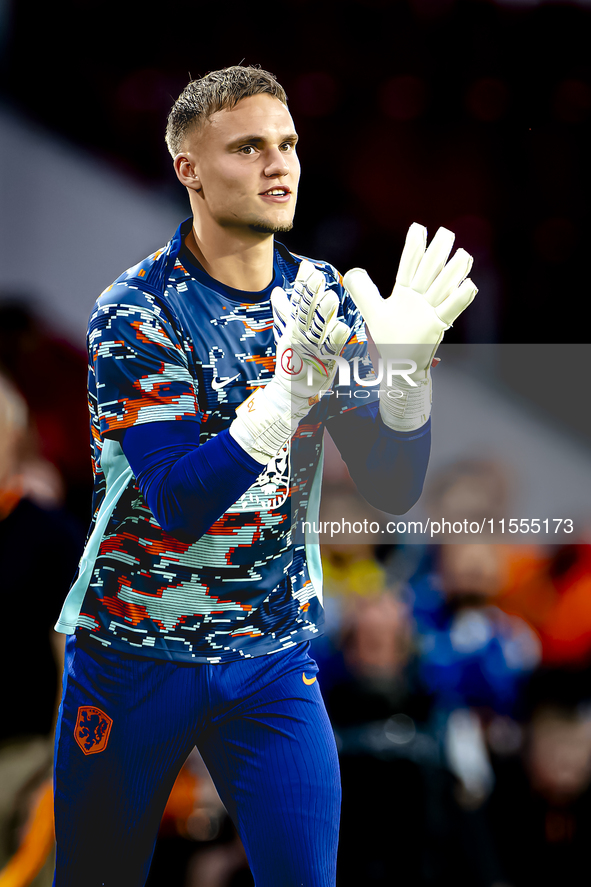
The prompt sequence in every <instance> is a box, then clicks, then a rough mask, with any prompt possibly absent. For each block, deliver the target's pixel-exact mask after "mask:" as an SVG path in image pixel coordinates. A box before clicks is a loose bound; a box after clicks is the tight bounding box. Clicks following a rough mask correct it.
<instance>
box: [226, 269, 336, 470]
mask: <svg viewBox="0 0 591 887" xmlns="http://www.w3.org/2000/svg"><path fill="white" fill-rule="evenodd" d="M271 306H272V308H273V331H274V334H275V341H276V343H277V351H276V357H275V375H274V376H273V378H272V379H271V380H270V381H269V382H268V383H267V384H266V385H265V386H264V387H261V388H257V389H256V391H253V393H252V394H251V395H249V397H247V398H246V400H245V401H244V403H241V404H240V406H239V407H238V409H237V410H236V418H235V419H234V421H233V422H232V424H231V425H230V434H231V435H232V437H233V438H234V439H235V440H236V441H237V442H238V443H239V444H240V446H241V447H242V448H243V449H244V450H246V452H247V453H249V455H251V456H252V457H253V458H254V459H256V460H257V461H258V462H260V463H261V464H263V465H266V464H267V462H269V460H270V459H272V458H274V457H275V456H276V455H277V453H278V452H279V450H280V449H281V448H282V447H283V446H284V444H285V443H286V442H287V441H288V440H289V438H290V437H291V436H292V435H293V433H294V432H295V430H296V428H297V426H298V423H299V421H300V420H301V419H303V418H304V416H306V415H307V414H308V412H309V410H310V409H311V408H312V406H313V405H314V404H315V403H316V402H317V401H318V399H319V396H320V392H321V391H323V390H327V389H328V388H329V387H330V385H331V383H332V380H333V378H334V375H335V373H336V366H337V364H336V360H335V358H336V357H338V356H339V355H340V353H341V351H342V350H343V348H344V347H345V344H346V342H347V340H348V338H349V337H350V335H351V330H350V329H349V327H348V326H347V325H346V324H345V323H343V322H342V321H340V320H338V319H337V312H338V308H339V300H338V297H337V295H336V293H334V292H332V291H330V290H329V291H328V292H327V291H325V278H324V274H322V272H321V271H319V270H318V269H316V268H315V267H314V265H312V263H311V262H308V261H306V260H304V261H302V263H301V264H300V267H299V270H298V273H297V277H296V279H295V283H294V291H293V295H292V300H291V302H290V301H289V298H288V296H287V293H286V292H285V290H283V289H281V288H280V287H275V289H274V290H273V292H272V294H271Z"/></svg>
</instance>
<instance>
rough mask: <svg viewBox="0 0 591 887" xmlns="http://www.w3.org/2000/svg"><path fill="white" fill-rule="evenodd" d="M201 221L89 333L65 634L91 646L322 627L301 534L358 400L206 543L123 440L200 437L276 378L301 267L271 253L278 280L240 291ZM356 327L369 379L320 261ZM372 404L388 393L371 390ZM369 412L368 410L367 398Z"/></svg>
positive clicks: (291, 446) (251, 646)
mask: <svg viewBox="0 0 591 887" xmlns="http://www.w3.org/2000/svg"><path fill="white" fill-rule="evenodd" d="M191 223H192V220H191V219H189V220H187V221H186V222H184V223H183V224H182V225H181V226H179V228H178V230H177V231H176V233H175V235H174V237H173V238H172V240H171V241H170V243H169V244H168V245H167V246H166V247H165V248H164V249H162V250H158V251H157V252H156V253H154V254H153V255H151V256H149V257H148V258H147V259H145V260H144V261H143V262H141V263H140V264H138V265H136V266H135V267H133V268H131V269H129V270H128V271H126V272H125V273H124V274H122V275H121V276H120V277H119V278H118V279H117V280H116V281H115V282H114V283H113V284H112V285H111V286H110V287H108V288H107V289H106V290H105V292H104V293H102V294H101V296H100V298H99V299H98V301H97V303H96V306H95V309H94V311H93V313H92V315H91V318H90V322H89V329H88V355H89V376H88V395H89V408H90V419H91V434H92V453H93V471H94V497H93V520H92V523H91V527H90V531H89V536H88V539H87V544H86V548H85V551H84V554H83V557H82V559H81V562H80V565H79V568H78V572H77V575H76V577H75V579H74V583H73V585H72V588H71V589H70V593H69V595H68V598H67V599H66V602H65V604H64V607H63V610H62V613H61V616H60V619H59V621H58V623H57V625H56V629H57V630H58V631H62V632H65V633H68V634H71V633H73V632H76V633H77V634H79V636H80V640H81V641H84V642H85V643H86V642H88V643H92V642H94V643H96V644H101V645H103V646H106V647H110V648H112V649H117V650H121V651H124V652H127V653H132V654H135V655H138V654H139V655H146V656H149V657H152V658H159V659H168V660H174V661H179V662H210V663H215V662H226V661H233V660H237V659H240V658H244V657H251V656H260V655H263V654H267V653H273V652H276V651H278V650H281V649H284V648H287V647H290V646H292V645H293V644H295V643H299V642H302V641H305V640H309V639H310V638H312V637H314V636H315V635H317V634H318V632H319V630H320V628H321V625H322V618H323V617H322V591H321V578H322V577H321V570H320V558H319V553H318V546H317V544H315V540H314V539H312V538H306V537H304V536H303V535H302V527H303V522H304V521H307V522H310V521H312V522H313V521H315V520H316V519H317V515H318V507H319V498H320V480H321V473H322V437H323V431H324V426H325V423H326V422H327V420H328V419H330V418H331V417H332V416H334V415H336V414H337V413H339V412H342V411H344V410H347V409H350V408H351V406H352V403H353V402H352V400H351V398H350V397H349V398H347V397H340V398H338V397H334V396H329V397H323V398H321V400H320V401H319V402H318V403H317V404H316V405H315V406H314V407H313V408H312V409H311V411H310V413H309V414H308V416H307V417H306V418H305V419H304V420H303V421H302V422H301V423H300V425H299V426H298V428H297V431H296V433H295V435H294V436H293V438H292V439H291V441H290V442H289V443H288V444H287V445H286V446H285V447H284V448H283V450H282V451H281V452H280V453H279V454H278V455H277V457H276V458H274V459H272V460H271V461H270V462H269V464H268V465H267V466H266V467H265V468H264V469H263V470H262V471H261V473H260V475H259V477H258V478H257V479H256V481H255V482H254V483H253V484H252V486H251V487H250V489H248V490H247V491H246V492H245V493H244V494H243V495H242V496H240V498H239V499H238V501H237V502H235V503H234V504H233V505H232V506H231V507H230V508H228V509H227V511H226V512H225V513H224V514H222V515H221V517H220V518H219V519H218V520H216V521H215V523H214V524H213V525H212V526H211V527H210V528H209V530H208V532H206V533H205V534H204V535H203V536H201V537H200V538H199V539H187V538H186V537H185V536H184V535H183V534H176V535H173V534H171V533H168V532H166V531H165V530H164V529H162V527H161V526H160V525H159V523H158V521H157V520H156V518H155V517H154V515H153V514H152V512H151V511H150V508H149V507H148V505H147V503H146V501H145V499H144V497H143V495H142V492H141V490H140V488H139V486H138V484H137V481H136V478H135V477H134V475H133V472H132V470H131V467H130V465H129V463H128V461H127V459H126V457H125V454H124V452H123V450H122V448H121V445H120V439H121V432H122V431H124V430H125V429H127V428H130V427H132V426H135V425H140V424H144V423H151V422H163V421H170V420H179V421H184V422H196V423H200V425H199V428H200V442H201V443H204V442H205V441H208V440H210V439H211V438H214V437H215V436H216V435H218V434H219V433H220V432H221V431H223V430H224V429H227V428H228V427H229V425H230V424H231V422H232V420H233V419H234V417H235V410H236V407H237V406H238V405H239V404H240V403H242V402H243V401H244V399H245V398H246V397H247V396H248V394H249V393H250V392H251V391H252V390H254V389H255V388H257V387H259V386H261V385H264V384H266V383H267V382H268V381H269V380H270V379H271V378H272V375H273V372H274V363H275V343H274V338H273V319H272V310H271V305H270V299H269V297H270V293H271V291H272V289H273V287H274V286H282V287H283V288H284V289H285V290H286V292H287V293H288V294H290V293H291V291H292V289H293V283H294V280H295V277H296V274H297V271H298V267H299V264H300V262H301V257H298V256H294V255H292V254H291V253H290V252H289V251H288V250H287V249H286V248H285V247H283V246H282V245H280V244H276V246H275V255H274V279H273V281H272V283H271V285H270V286H269V287H268V288H267V289H266V290H265V291H264V292H263V293H243V292H241V291H239V290H234V289H232V288H230V287H227V286H225V285H224V284H221V283H219V282H218V281H216V280H214V279H213V278H211V277H210V276H209V275H207V274H206V273H205V271H204V270H203V269H202V268H201V267H200V266H198V265H197V263H196V262H195V260H194V259H193V258H192V256H191V254H189V253H188V252H187V251H186V248H185V247H184V245H183V241H184V238H185V236H186V235H187V233H188V232H189V231H190V228H191ZM314 264H315V265H316V266H317V267H318V268H320V269H321V270H322V272H323V273H324V275H325V277H326V282H327V287H328V288H330V289H332V290H334V292H335V293H336V294H337V295H338V297H339V300H340V303H341V308H340V312H339V316H340V317H341V318H342V320H344V321H345V323H347V324H348V325H349V327H350V328H351V329H352V336H351V338H350V340H349V343H348V344H347V346H346V350H345V352H344V357H345V358H347V359H349V360H350V359H351V358H353V357H359V358H360V359H361V360H360V363H359V370H360V375H361V376H363V375H364V374H369V373H371V371H372V370H371V364H370V361H369V357H368V355H367V341H366V336H365V327H364V324H363V320H362V318H361V316H360V314H359V313H358V311H357V309H356V307H355V305H354V304H353V302H352V300H351V299H350V297H349V296H348V294H347V293H346V291H345V290H344V288H343V285H342V280H341V277H340V275H339V274H338V272H336V271H335V269H334V268H333V267H332V266H330V265H328V264H326V263H323V262H314ZM364 394H365V395H367V396H371V397H372V398H374V397H376V396H377V395H374V394H373V393H372V392H370V390H368V389H366V388H365V389H364ZM363 403H367V400H365V401H363Z"/></svg>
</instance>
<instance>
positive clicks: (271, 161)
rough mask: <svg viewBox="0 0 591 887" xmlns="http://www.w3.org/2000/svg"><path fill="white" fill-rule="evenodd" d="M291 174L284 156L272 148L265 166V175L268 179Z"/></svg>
mask: <svg viewBox="0 0 591 887" xmlns="http://www.w3.org/2000/svg"><path fill="white" fill-rule="evenodd" d="M288 172H289V166H288V165H287V161H286V159H285V154H283V153H282V152H281V151H280V150H279V149H278V148H272V149H270V151H269V157H268V160H267V165H266V166H265V175H266V176H267V178H271V177H272V176H286V175H287V174H288Z"/></svg>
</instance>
